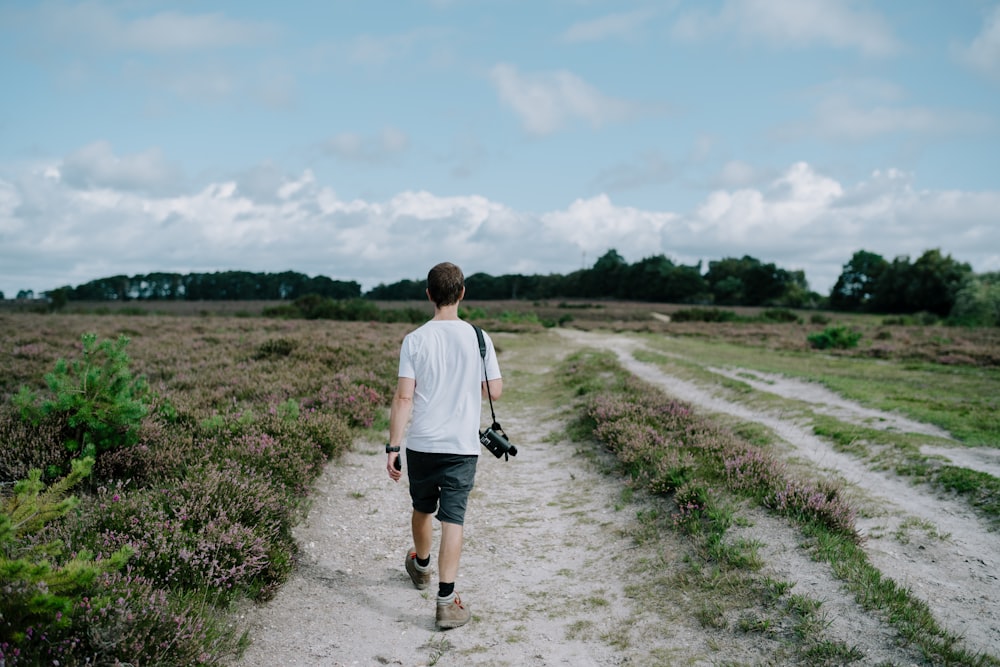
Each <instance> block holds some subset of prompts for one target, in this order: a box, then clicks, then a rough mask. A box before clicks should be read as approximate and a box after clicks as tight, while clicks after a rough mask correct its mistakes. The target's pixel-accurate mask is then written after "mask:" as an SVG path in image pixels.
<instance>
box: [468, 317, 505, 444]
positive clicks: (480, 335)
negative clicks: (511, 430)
mask: <svg viewBox="0 0 1000 667" xmlns="http://www.w3.org/2000/svg"><path fill="white" fill-rule="evenodd" d="M470 324H471V322H470ZM472 328H473V329H475V330H476V338H478V339H479V356H480V357H482V358H483V379H484V380H486V398H488V399H490V417H492V418H493V426H492V428H494V429H499V428H500V424H498V423H497V415H496V413H495V412H493V396H492V395H491V394H490V379H489V378H488V377H486V339H485V338H483V330H482V329H480V328H479V327H477V326H476V325H475V324H472Z"/></svg>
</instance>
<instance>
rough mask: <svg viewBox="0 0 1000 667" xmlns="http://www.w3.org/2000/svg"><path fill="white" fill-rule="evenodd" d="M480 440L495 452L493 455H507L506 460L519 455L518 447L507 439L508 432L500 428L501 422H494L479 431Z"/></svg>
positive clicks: (498, 456) (484, 445)
mask: <svg viewBox="0 0 1000 667" xmlns="http://www.w3.org/2000/svg"><path fill="white" fill-rule="evenodd" d="M479 442H481V443H482V445H483V447H485V448H486V449H488V450H490V451H491V452H493V456H495V457H497V458H500V457H501V456H503V457H505V459H504V460H510V459H509V458H507V457H510V456H517V447H515V446H514V445H512V444H510V440H508V439H507V434H506V433H504V432H503V429H502V428H500V423H499V422H493V425H492V426H490V427H489V428H488V429H486V430H485V431H480V432H479Z"/></svg>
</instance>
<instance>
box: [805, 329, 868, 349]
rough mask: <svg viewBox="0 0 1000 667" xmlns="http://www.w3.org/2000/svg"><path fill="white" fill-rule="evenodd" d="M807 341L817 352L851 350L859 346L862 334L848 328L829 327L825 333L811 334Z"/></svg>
mask: <svg viewBox="0 0 1000 667" xmlns="http://www.w3.org/2000/svg"><path fill="white" fill-rule="evenodd" d="M806 340H808V341H809V344H810V345H811V346H812V347H814V348H816V349H817V350H829V349H838V350H849V349H851V348H853V347H857V346H858V341H860V340H861V332H860V331H853V330H852V329H850V328H849V327H846V326H836V327H827V328H826V329H824V330H823V331H820V332H817V333H811V334H809V335H808V336H806Z"/></svg>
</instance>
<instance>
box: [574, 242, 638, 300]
mask: <svg viewBox="0 0 1000 667" xmlns="http://www.w3.org/2000/svg"><path fill="white" fill-rule="evenodd" d="M627 268H628V262H626V261H625V259H624V258H623V257H622V256H621V255H619V254H618V251H617V250H615V249H614V248H612V249H611V250H608V251H607V252H606V253H604V254H603V255H602V256H601V257H600V258H599V259H598V260H597V261H596V262H594V267H593V268H592V269H591V270H590V271H589V272H587V273H586V275H585V277H584V281H583V282H584V291H585V292H586V293H587V294H586V296H588V297H591V298H598V299H600V298H608V297H616V296H618V294H619V293H620V291H621V290H620V285H621V282H622V279H623V278H624V277H625V273H626V270H627Z"/></svg>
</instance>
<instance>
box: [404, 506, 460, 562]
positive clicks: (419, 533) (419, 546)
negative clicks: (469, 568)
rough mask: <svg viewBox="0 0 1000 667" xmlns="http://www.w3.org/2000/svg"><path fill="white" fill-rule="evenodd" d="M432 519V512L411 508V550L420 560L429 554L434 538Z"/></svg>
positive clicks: (442, 546) (442, 543)
mask: <svg viewBox="0 0 1000 667" xmlns="http://www.w3.org/2000/svg"><path fill="white" fill-rule="evenodd" d="M433 519H434V515H433V514H424V513H423V512H418V511H417V510H413V518H412V519H411V520H410V527H411V529H412V530H413V550H414V551H416V552H417V558H419V559H420V560H425V559H427V558H428V557H429V556H430V555H431V543H432V542H433V539H434V522H433ZM441 548H442V549H444V540H442V542H441ZM460 548H461V545H460ZM439 567H440V566H439Z"/></svg>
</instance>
